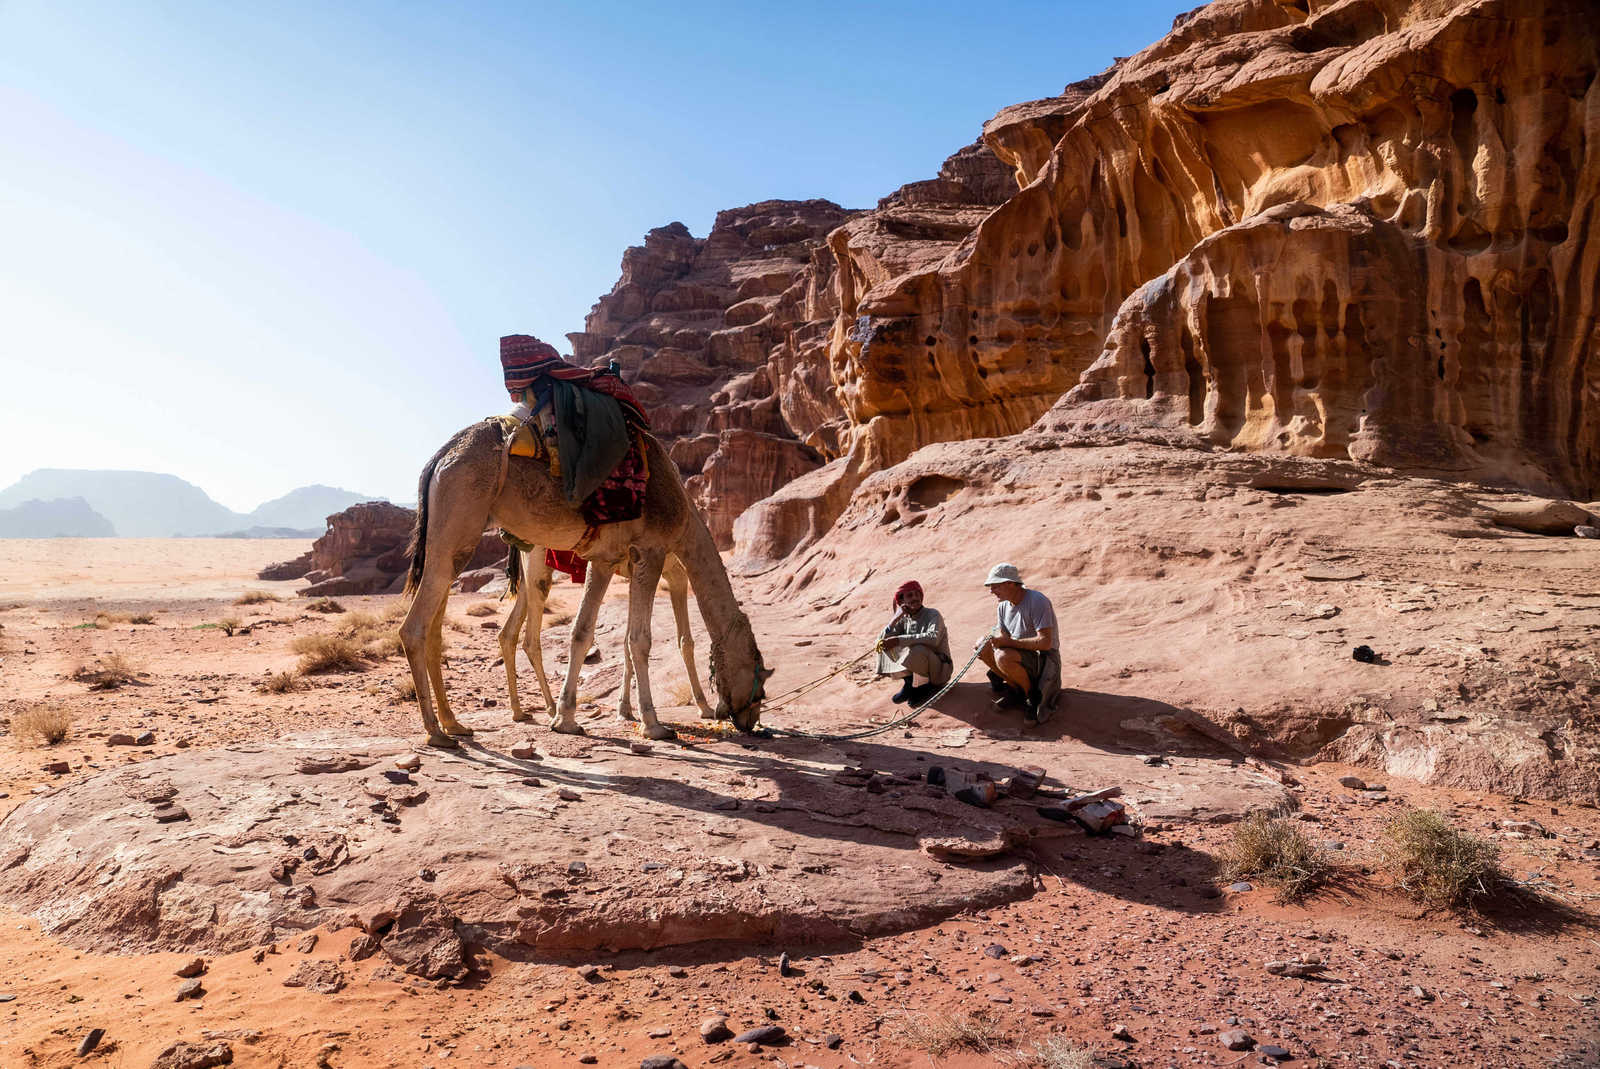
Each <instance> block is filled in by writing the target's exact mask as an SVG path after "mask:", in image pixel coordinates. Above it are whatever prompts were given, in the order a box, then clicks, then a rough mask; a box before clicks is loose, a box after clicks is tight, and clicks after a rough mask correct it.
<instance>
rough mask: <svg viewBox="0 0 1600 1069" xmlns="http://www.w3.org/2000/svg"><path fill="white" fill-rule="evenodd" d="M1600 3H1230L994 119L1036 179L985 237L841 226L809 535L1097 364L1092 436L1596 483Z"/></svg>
mask: <svg viewBox="0 0 1600 1069" xmlns="http://www.w3.org/2000/svg"><path fill="white" fill-rule="evenodd" d="M1592 15H1593V9H1592V6H1590V5H1588V4H1585V3H1580V2H1578V0H1536V2H1530V3H1513V2H1511V0H1472V2H1460V3H1448V2H1444V0H1436V2H1402V0H1335V2H1317V0H1310V2H1307V0H1217V2H1216V3H1212V4H1210V5H1208V6H1206V7H1204V8H1201V9H1199V10H1198V11H1196V12H1193V13H1191V14H1190V15H1188V16H1185V17H1184V18H1182V19H1180V20H1179V21H1178V23H1177V25H1175V26H1174V29H1173V31H1172V33H1170V34H1169V35H1168V36H1167V37H1166V38H1164V39H1163V40H1162V41H1160V42H1158V43H1156V44H1155V45H1152V46H1151V47H1150V48H1147V49H1145V50H1144V51H1143V52H1141V53H1139V54H1138V55H1137V56H1134V57H1132V58H1131V59H1128V60H1125V61H1121V62H1119V63H1118V64H1117V65H1116V66H1115V67H1113V68H1112V69H1111V70H1109V71H1107V72H1105V73H1104V74H1102V75H1099V76H1097V77H1095V78H1093V79H1090V80H1088V81H1085V82H1082V83H1079V84H1077V85H1075V86H1071V87H1068V89H1067V90H1066V91H1065V92H1064V93H1063V95H1062V96H1061V97H1058V98H1053V99H1051V100H1045V101H1036V102H1032V103H1029V104H1023V105H1017V106H1015V107H1013V108H1008V109H1006V110H1005V111H1003V112H1001V113H1000V114H999V115H997V116H996V117H995V119H994V120H993V121H991V123H990V124H988V126H987V127H986V128H985V131H984V136H985V141H986V143H987V144H988V146H989V147H990V148H991V149H992V150H993V151H994V153H995V154H996V155H997V156H998V158H999V159H1000V160H1001V161H1003V163H1004V164H1005V165H1006V166H1007V167H1008V168H1009V169H1010V170H1011V171H1012V173H1013V176H1014V180H1015V182H1016V183H1017V185H1018V186H1019V187H1020V188H1019V189H1018V191H1017V192H1016V193H1015V194H1014V195H1013V196H1011V197H1010V198H1009V199H1008V200H1006V202H1005V203H1004V204H1003V205H1001V206H1000V207H998V208H997V209H995V210H993V211H992V212H987V213H984V212H975V213H974V214H975V215H977V216H981V218H979V219H978V220H977V223H976V226H975V229H972V230H971V232H970V233H969V234H967V235H965V236H962V237H954V235H955V233H956V232H957V231H958V230H959V229H960V227H959V226H957V225H952V226H951V227H950V229H949V230H948V231H946V232H941V231H940V228H939V223H940V222H941V220H949V221H950V222H951V223H956V222H957V219H956V217H955V216H954V215H952V214H950V213H938V214H936V215H934V216H929V215H927V214H926V213H919V212H918V211H917V207H916V206H914V205H912V204H910V203H909V202H907V203H906V204H905V205H904V206H902V207H899V208H897V209H895V210H894V211H893V212H892V213H891V214H890V215H889V216H887V217H883V218H881V219H879V220H870V219H866V218H858V219H855V220H852V221H851V222H850V223H849V224H848V225H847V226H846V227H844V228H841V230H840V231H837V232H835V234H834V235H833V236H832V237H831V238H830V248H831V249H832V250H833V252H834V254H835V257H836V260H837V262H838V264H839V265H840V266H839V270H838V271H837V273H836V276H835V286H836V294H837V297H836V301H837V305H838V314H837V316H836V317H835V319H834V322H833V323H832V325H831V326H830V328H829V338H828V346H829V361H830V369H831V373H832V378H833V381H834V384H835V393H836V396H837V400H838V403H839V405H840V407H841V408H842V409H843V411H844V416H845V423H844V425H843V426H842V427H840V428H839V429H838V430H837V431H836V432H835V434H834V437H835V438H836V439H837V442H838V446H837V451H836V452H834V453H832V454H831V455H837V456H843V457H846V458H847V462H846V463H843V464H841V465H839V466H838V468H837V469H835V470H834V472H833V473H832V479H831V481H828V482H827V484H826V485H825V486H824V485H823V484H822V483H821V482H820V481H819V480H815V479H813V480H810V482H811V484H812V499H811V500H812V503H811V510H810V511H811V513H812V517H813V519H814V521H816V523H820V524H821V525H822V526H823V527H824V528H825V527H826V525H827V523H830V522H832V519H833V518H834V517H836V516H837V511H835V510H834V507H833V506H832V505H829V504H828V502H835V503H836V502H838V501H840V500H841V499H842V498H846V497H847V496H848V493H849V491H850V490H851V489H853V488H854V486H856V485H859V483H860V480H861V479H862V478H864V477H865V476H866V475H867V474H869V473H870V472H872V471H876V470H880V469H882V468H883V467H885V466H887V465H890V464H894V463H896V462H898V461H899V460H901V459H903V458H904V457H906V456H908V455H909V454H910V453H911V451H913V450H914V449H916V448H917V447H919V446H921V445H924V444H927V443H929V442H935V441H940V440H950V439H961V438H970V437H976V436H988V435H1001V434H1009V433H1014V432H1016V431H1018V430H1020V429H1022V428H1023V427H1025V426H1027V425H1028V424H1029V423H1031V422H1032V421H1033V420H1034V419H1035V418H1037V417H1038V416H1039V415H1040V414H1041V413H1042V412H1044V411H1045V410H1046V409H1047V408H1049V407H1050V406H1051V404H1052V403H1054V401H1055V400H1056V399H1057V398H1058V397H1060V396H1061V395H1062V394H1063V393H1065V392H1066V391H1067V390H1068V389H1070V388H1072V387H1073V386H1075V385H1076V384H1077V383H1078V382H1079V379H1080V376H1083V377H1084V383H1083V386H1082V387H1081V388H1080V389H1079V390H1078V391H1077V392H1075V393H1074V394H1073V395H1072V400H1073V402H1074V403H1078V404H1081V406H1082V407H1083V411H1082V413H1081V418H1082V419H1083V421H1084V422H1085V423H1086V424H1088V425H1095V424H1104V423H1106V422H1117V423H1125V424H1145V425H1148V424H1157V425H1160V424H1169V425H1170V424H1174V423H1178V424H1182V425H1184V426H1186V427H1190V428H1194V429H1195V430H1196V431H1197V432H1198V433H1199V434H1200V435H1201V436H1202V437H1203V438H1204V439H1207V440H1209V441H1212V442H1216V443H1218V444H1224V445H1227V446H1229V447H1231V448H1237V449H1248V450H1266V451H1279V452H1285V453H1292V454H1298V455H1308V456H1332V457H1339V456H1343V457H1351V458H1355V459H1362V460H1370V461H1375V462H1378V463H1382V464H1386V465H1392V466H1399V467H1406V468H1426V469H1431V470H1439V469H1444V470H1449V471H1452V472H1455V473H1458V474H1460V475H1464V476H1467V477H1471V478H1479V479H1485V480H1498V481H1508V482H1512V483H1515V484H1518V485H1522V486H1526V487H1529V488H1533V489H1538V490H1541V491H1544V492H1553V491H1559V492H1560V493H1562V494H1564V495H1573V496H1578V497H1580V498H1586V497H1593V496H1595V488H1596V487H1597V486H1600V400H1597V398H1600V356H1597V354H1596V342H1595V315H1596V310H1595V297H1594V294H1595V293H1596V292H1597V291H1600V254H1597V252H1596V243H1595V241H1594V240H1593V238H1594V235H1595V232H1596V227H1597V222H1596V218H1595V213H1596V207H1597V204H1596V202H1597V200H1600V155H1597V149H1596V147H1595V146H1596V145H1600V87H1597V83H1596V79H1595V72H1596V68H1597V65H1600V34H1597V33H1596V32H1595V30H1594V29H1593V26H1594V21H1593V18H1592ZM941 236H943V237H945V238H947V239H950V240H948V241H947V243H945V244H941V242H940V238H941ZM1085 372H1088V374H1087V376H1085V374H1084V373H1085ZM1097 406H1098V407H1097ZM792 498H793V495H792V494H791V495H789V498H787V499H784V500H782V501H777V502H773V503H772V505H771V507H772V508H779V509H782V510H786V511H788V512H793V511H794V510H795V507H796V503H795V501H794V500H792ZM767 508H769V506H768V505H766V504H764V505H762V506H761V509H758V510H755V512H760V511H761V510H762V509H767ZM830 512H831V513H832V515H829V513H830ZM782 526H783V525H782V524H781V523H779V522H776V520H775V518H774V517H772V516H762V515H756V514H754V513H750V514H747V515H746V517H745V519H744V521H742V528H741V533H739V534H738V535H737V536H736V540H737V541H738V542H739V547H740V553H741V554H742V555H744V556H746V557H751V558H755V559H771V558H773V557H777V556H782V555H783V554H785V553H787V552H790V551H791V550H792V549H793V548H795V546H796V545H799V544H802V543H800V542H798V541H796V540H795V537H798V536H797V535H794V532H789V533H785V532H784V531H782V530H781V528H782ZM791 536H793V537H791ZM774 539H775V540H774Z"/></svg>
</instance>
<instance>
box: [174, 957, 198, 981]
mask: <svg viewBox="0 0 1600 1069" xmlns="http://www.w3.org/2000/svg"><path fill="white" fill-rule="evenodd" d="M205 971H206V959H205V958H190V959H189V960H188V961H186V962H184V963H183V964H182V965H180V966H178V971H177V972H175V973H173V975H174V976H176V977H178V978H179V979H182V980H190V979H193V978H194V977H196V976H199V975H200V974H201V973H203V972H205Z"/></svg>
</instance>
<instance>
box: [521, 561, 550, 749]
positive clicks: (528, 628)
mask: <svg viewBox="0 0 1600 1069" xmlns="http://www.w3.org/2000/svg"><path fill="white" fill-rule="evenodd" d="M522 575H523V582H522V589H523V590H524V591H526V592H527V594H528V618H527V620H526V621H525V622H524V624H523V632H522V651H523V652H524V653H526V654H527V655H528V663H529V664H531V665H533V675H534V678H535V679H537V680H538V681H539V695H540V696H541V697H542V698H544V709H545V712H546V713H550V714H553V713H554V712H555V708H556V699H555V697H554V695H552V694H551V693H550V677H549V676H548V675H547V674H546V673H545V670H544V643H543V641H541V639H540V636H541V635H542V634H543V633H544V607H545V603H546V602H547V601H549V600H550V584H551V582H553V577H554V576H555V569H553V568H551V567H550V565H548V564H546V563H545V559H544V553H543V551H541V550H539V549H535V550H534V551H533V552H531V553H527V554H524V555H523V558H522ZM524 719H528V720H531V719H533V718H532V717H525V718H524Z"/></svg>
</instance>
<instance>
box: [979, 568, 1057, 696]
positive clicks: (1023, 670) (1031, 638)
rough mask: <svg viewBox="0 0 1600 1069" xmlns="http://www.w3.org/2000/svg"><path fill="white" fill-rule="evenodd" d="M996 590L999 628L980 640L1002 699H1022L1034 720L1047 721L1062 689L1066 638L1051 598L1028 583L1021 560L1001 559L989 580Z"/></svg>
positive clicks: (991, 588) (991, 590)
mask: <svg viewBox="0 0 1600 1069" xmlns="http://www.w3.org/2000/svg"><path fill="white" fill-rule="evenodd" d="M983 585H984V586H986V587H988V588H989V593H991V594H993V595H994V598H995V601H996V602H997V604H996V605H995V616H996V619H997V621H998V624H999V626H998V628H996V630H995V632H993V633H991V634H990V635H988V636H985V637H984V639H983V640H982V641H981V642H980V643H979V644H978V649H979V650H980V651H981V652H980V653H979V656H980V657H982V658H983V663H984V664H986V665H988V666H989V685H990V686H991V687H992V688H993V689H994V691H995V693H996V694H998V695H999V698H997V699H996V700H995V704H996V705H1004V704H1008V703H1020V704H1021V705H1022V706H1023V708H1024V710H1025V712H1024V713H1023V720H1024V722H1025V723H1028V724H1042V723H1044V721H1046V720H1048V719H1049V718H1050V714H1051V713H1052V712H1054V711H1055V705H1056V698H1057V696H1059V694H1060V693H1061V640H1060V638H1059V635H1058V632H1057V629H1056V611H1055V608H1054V606H1052V605H1051V604H1050V599H1049V598H1047V597H1045V596H1044V595H1043V594H1041V593H1040V592H1039V591H1037V590H1030V589H1028V588H1027V587H1025V586H1023V585H1022V576H1021V574H1019V573H1018V571H1017V566H1016V565H1015V564H996V565H995V566H994V567H993V568H991V569H990V570H989V577H988V578H987V579H985V580H984V581H983Z"/></svg>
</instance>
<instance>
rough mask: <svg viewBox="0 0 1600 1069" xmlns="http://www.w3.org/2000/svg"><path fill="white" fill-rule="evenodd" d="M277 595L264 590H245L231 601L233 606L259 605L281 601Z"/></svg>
mask: <svg viewBox="0 0 1600 1069" xmlns="http://www.w3.org/2000/svg"><path fill="white" fill-rule="evenodd" d="M282 600H283V599H282V598H280V597H278V595H276V594H273V593H269V592H268V591H265V590H246V591H245V592H244V593H243V594H240V595H239V596H238V597H236V598H234V599H233V603H234V604H235V605H261V604H263V603H265V602H268V601H282Z"/></svg>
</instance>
